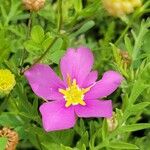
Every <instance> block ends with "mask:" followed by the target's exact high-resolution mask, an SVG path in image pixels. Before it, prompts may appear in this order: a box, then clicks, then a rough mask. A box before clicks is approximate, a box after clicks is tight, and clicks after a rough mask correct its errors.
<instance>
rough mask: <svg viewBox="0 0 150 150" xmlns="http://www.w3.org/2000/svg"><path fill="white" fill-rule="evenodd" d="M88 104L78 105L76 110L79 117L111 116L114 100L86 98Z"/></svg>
mask: <svg viewBox="0 0 150 150" xmlns="http://www.w3.org/2000/svg"><path fill="white" fill-rule="evenodd" d="M85 103H86V105H85V106H81V105H77V106H76V107H75V112H76V114H77V116H78V117H84V118H88V117H107V118H109V117H111V116H112V102H111V100H85Z"/></svg>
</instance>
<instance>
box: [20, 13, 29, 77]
mask: <svg viewBox="0 0 150 150" xmlns="http://www.w3.org/2000/svg"><path fill="white" fill-rule="evenodd" d="M31 27H32V12H30V17H29V20H28V31H27V36H26V40H27V39H28V38H29V36H30V32H31ZM25 53H26V50H25V48H24V49H23V50H22V58H21V61H20V74H21V73H22V70H23V64H24V60H25Z"/></svg>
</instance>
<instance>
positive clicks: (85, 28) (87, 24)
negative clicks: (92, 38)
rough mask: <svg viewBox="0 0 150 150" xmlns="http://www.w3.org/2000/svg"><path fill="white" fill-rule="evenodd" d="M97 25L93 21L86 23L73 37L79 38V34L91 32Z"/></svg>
mask: <svg viewBox="0 0 150 150" xmlns="http://www.w3.org/2000/svg"><path fill="white" fill-rule="evenodd" d="M94 25H95V22H94V21H93V20H90V21H88V22H86V23H85V24H84V25H83V26H82V27H81V28H80V29H79V30H77V31H76V32H75V33H73V36H78V35H79V34H82V33H85V32H86V31H88V30H90V29H91V28H92V27H93V26H94Z"/></svg>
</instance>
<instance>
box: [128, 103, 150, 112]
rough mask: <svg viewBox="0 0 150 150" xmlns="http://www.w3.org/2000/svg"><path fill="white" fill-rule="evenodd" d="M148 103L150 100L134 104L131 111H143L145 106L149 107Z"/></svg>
mask: <svg viewBox="0 0 150 150" xmlns="http://www.w3.org/2000/svg"><path fill="white" fill-rule="evenodd" d="M148 105H150V103H149V102H142V103H139V104H136V105H133V106H132V107H131V109H130V111H131V112H133V113H137V112H139V111H142V110H143V109H144V108H145V107H147V106H148Z"/></svg>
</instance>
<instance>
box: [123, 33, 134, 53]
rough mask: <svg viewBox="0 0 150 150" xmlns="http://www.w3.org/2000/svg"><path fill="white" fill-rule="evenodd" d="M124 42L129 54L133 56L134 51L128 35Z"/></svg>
mask: <svg viewBox="0 0 150 150" xmlns="http://www.w3.org/2000/svg"><path fill="white" fill-rule="evenodd" d="M124 41H125V46H126V49H127V51H128V53H129V54H130V55H131V54H132V49H133V46H132V43H131V40H130V39H129V37H128V36H127V35H126V36H125V38H124Z"/></svg>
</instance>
